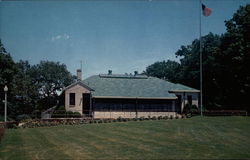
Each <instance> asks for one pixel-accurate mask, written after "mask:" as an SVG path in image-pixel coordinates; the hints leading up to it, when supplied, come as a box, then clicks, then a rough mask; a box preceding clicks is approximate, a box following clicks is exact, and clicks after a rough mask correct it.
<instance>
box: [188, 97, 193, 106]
mask: <svg viewBox="0 0 250 160" xmlns="http://www.w3.org/2000/svg"><path fill="white" fill-rule="evenodd" d="M187 99H188V104H190V105H192V96H191V95H190V96H187Z"/></svg>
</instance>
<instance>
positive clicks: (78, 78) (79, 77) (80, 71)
mask: <svg viewBox="0 0 250 160" xmlns="http://www.w3.org/2000/svg"><path fill="white" fill-rule="evenodd" d="M76 76H77V81H81V80H82V70H81V69H78V70H76Z"/></svg>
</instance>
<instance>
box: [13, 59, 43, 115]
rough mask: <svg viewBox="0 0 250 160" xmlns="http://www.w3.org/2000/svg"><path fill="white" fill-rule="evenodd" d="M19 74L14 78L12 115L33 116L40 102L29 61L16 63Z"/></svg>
mask: <svg viewBox="0 0 250 160" xmlns="http://www.w3.org/2000/svg"><path fill="white" fill-rule="evenodd" d="M16 67H17V72H16V74H15V75H14V77H13V81H12V83H13V93H14V95H13V97H12V99H13V100H12V103H14V104H15V105H12V107H13V109H12V115H13V117H15V116H16V115H22V114H28V115H31V114H32V112H33V111H34V110H36V109H37V102H38V100H39V92H38V86H37V85H36V83H33V78H32V77H31V65H30V64H29V62H28V61H22V60H21V61H19V62H18V63H16Z"/></svg>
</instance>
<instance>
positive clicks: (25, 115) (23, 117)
mask: <svg viewBox="0 0 250 160" xmlns="http://www.w3.org/2000/svg"><path fill="white" fill-rule="evenodd" d="M16 119H17V121H23V120H28V119H31V117H30V116H29V115H27V114H22V115H18V116H17V117H16Z"/></svg>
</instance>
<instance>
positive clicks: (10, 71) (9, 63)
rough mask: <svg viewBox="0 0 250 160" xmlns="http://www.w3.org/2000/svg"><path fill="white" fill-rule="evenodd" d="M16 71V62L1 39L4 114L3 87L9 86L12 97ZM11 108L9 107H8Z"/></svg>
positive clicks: (1, 94) (0, 80) (0, 99)
mask: <svg viewBox="0 0 250 160" xmlns="http://www.w3.org/2000/svg"><path fill="white" fill-rule="evenodd" d="M15 72H16V66H15V62H14V61H13V59H12V57H11V56H10V54H9V53H8V52H7V51H6V49H5V48H4V46H3V44H2V42H1V40H0V114H1V115H3V114H4V103H3V100H4V91H3V88H4V86H5V85H7V86H8V89H9V91H8V95H10V96H9V98H8V99H10V98H11V97H12V96H11V95H13V90H12V89H13V87H12V86H13V83H12V80H13V77H14V74H15ZM8 108H9V107H8Z"/></svg>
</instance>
